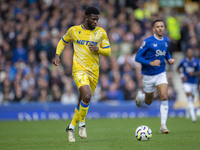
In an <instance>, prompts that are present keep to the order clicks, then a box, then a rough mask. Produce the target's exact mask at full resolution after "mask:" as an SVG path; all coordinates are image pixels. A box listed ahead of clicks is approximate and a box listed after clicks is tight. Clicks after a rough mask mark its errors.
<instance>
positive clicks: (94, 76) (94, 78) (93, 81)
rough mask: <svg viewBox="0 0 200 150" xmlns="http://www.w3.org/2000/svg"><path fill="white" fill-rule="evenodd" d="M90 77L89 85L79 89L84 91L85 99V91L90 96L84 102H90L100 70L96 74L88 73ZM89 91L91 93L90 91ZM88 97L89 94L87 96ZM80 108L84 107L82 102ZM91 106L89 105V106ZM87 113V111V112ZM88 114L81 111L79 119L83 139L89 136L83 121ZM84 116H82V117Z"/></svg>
mask: <svg viewBox="0 0 200 150" xmlns="http://www.w3.org/2000/svg"><path fill="white" fill-rule="evenodd" d="M88 79H89V84H90V85H89V86H87V87H86V86H83V87H81V88H80V89H79V90H80V92H81V93H82V95H83V96H82V99H83V100H86V99H85V98H84V97H85V96H84V93H86V95H89V97H90V98H88V101H84V103H86V104H87V103H88V104H89V102H90V99H91V95H92V94H93V93H94V91H95V88H96V85H97V83H98V71H96V74H88ZM88 92H89V93H88ZM86 97H87V96H86ZM80 108H82V106H81V103H80ZM88 108H89V107H88ZM86 115H87V113H86ZM86 115H84V116H81V113H80V119H79V136H80V137H81V138H82V139H85V138H87V133H86V126H85V121H82V120H85V117H86ZM81 117H82V118H81Z"/></svg>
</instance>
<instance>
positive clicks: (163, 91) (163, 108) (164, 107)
mask: <svg viewBox="0 0 200 150" xmlns="http://www.w3.org/2000/svg"><path fill="white" fill-rule="evenodd" d="M157 91H158V95H159V97H160V100H161V104H160V116H161V128H160V132H161V133H165V134H168V133H169V130H168V129H167V126H166V122H167V117H168V109H169V106H168V97H167V84H160V85H157Z"/></svg>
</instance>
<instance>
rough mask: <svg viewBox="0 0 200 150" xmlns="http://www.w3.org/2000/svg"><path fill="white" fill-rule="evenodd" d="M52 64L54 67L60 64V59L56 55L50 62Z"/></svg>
mask: <svg viewBox="0 0 200 150" xmlns="http://www.w3.org/2000/svg"><path fill="white" fill-rule="evenodd" d="M52 63H53V64H54V65H55V66H58V65H59V64H60V57H59V55H58V54H56V56H55V57H54V59H53V60H52Z"/></svg>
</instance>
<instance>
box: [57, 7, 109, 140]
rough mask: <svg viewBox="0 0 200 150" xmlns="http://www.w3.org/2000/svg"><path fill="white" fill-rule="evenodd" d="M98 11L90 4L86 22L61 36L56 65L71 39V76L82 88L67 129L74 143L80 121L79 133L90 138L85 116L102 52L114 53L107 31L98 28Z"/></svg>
mask: <svg viewBox="0 0 200 150" xmlns="http://www.w3.org/2000/svg"><path fill="white" fill-rule="evenodd" d="M99 14H100V12H99V10H98V9H97V8H95V7H89V8H87V9H86V11H85V20H84V22H83V24H81V25H78V26H72V27H71V28H69V29H68V31H67V33H66V34H65V35H64V36H63V37H62V38H61V39H60V41H59V43H58V45H57V49H56V55H55V58H54V59H53V64H54V65H56V66H58V65H59V63H60V58H59V56H60V54H61V52H62V51H63V49H64V47H65V44H67V43H68V42H70V41H72V42H73V47H74V55H73V67H72V76H73V79H74V81H75V83H76V85H77V87H78V89H79V91H80V95H79V103H78V105H77V107H76V108H75V113H74V117H73V119H72V121H71V123H70V125H69V126H68V127H67V128H66V132H67V133H68V140H69V142H75V137H74V129H75V126H76V125H77V123H78V122H79V136H80V137H81V138H82V139H86V138H87V134H86V126H85V118H86V115H87V112H88V108H89V103H90V99H91V95H92V94H93V93H94V90H95V88H96V85H97V82H98V78H99V54H101V55H103V56H109V55H110V54H111V49H110V43H109V40H108V37H107V34H106V32H105V31H104V29H102V28H101V27H97V23H98V20H99Z"/></svg>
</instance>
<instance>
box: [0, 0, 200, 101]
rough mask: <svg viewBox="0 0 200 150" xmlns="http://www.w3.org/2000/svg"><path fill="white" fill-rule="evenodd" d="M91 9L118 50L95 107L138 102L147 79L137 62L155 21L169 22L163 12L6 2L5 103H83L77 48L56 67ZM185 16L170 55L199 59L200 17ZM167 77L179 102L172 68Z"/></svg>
mask: <svg viewBox="0 0 200 150" xmlns="http://www.w3.org/2000/svg"><path fill="white" fill-rule="evenodd" d="M88 6H95V7H97V8H99V10H100V12H101V14H100V19H99V26H101V27H103V28H104V29H105V30H106V31H107V33H108V37H109V40H110V43H111V49H112V55H111V56H110V57H102V56H101V57H100V64H101V65H100V76H99V83H98V85H97V88H96V91H95V93H94V95H93V97H92V102H97V101H105V100H119V101H126V100H133V99H134V98H135V96H136V92H137V90H139V89H142V82H141V77H142V76H141V72H140V69H141V68H140V67H141V66H140V64H138V63H136V62H135V61H134V57H135V54H136V52H137V50H138V49H139V47H140V44H141V43H142V41H143V40H144V39H145V38H147V37H148V36H151V35H152V34H153V33H152V26H151V22H152V20H154V19H155V18H166V17H169V16H166V15H165V14H164V13H163V12H162V10H159V11H160V12H159V13H157V14H151V13H150V12H149V11H148V10H147V11H146V10H144V8H143V5H141V3H140V4H138V3H136V1H131V0H125V1H120V0H105V1H104V0H93V1H92V0H1V1H0V103H1V102H32V101H39V102H46V101H61V102H62V103H64V104H76V103H77V100H78V94H79V93H78V89H77V87H76V85H75V83H74V81H73V79H72V76H71V73H72V68H71V66H72V55H73V48H72V44H71V43H70V44H67V45H66V47H65V50H64V51H63V53H62V55H61V60H62V63H61V65H60V66H59V67H54V66H53V65H52V63H51V61H52V58H53V57H54V55H55V50H56V46H57V43H58V41H59V40H60V38H61V37H62V36H63V35H64V34H65V33H66V31H67V29H68V28H69V27H71V26H73V25H78V24H81V23H82V22H83V20H84V16H83V14H84V11H85V9H86V8H87V7H88ZM141 12H145V13H144V14H143V16H142V17H141V15H138V14H140V13H141ZM184 16H185V18H187V19H184V18H183V19H182V20H184V22H182V23H180V27H179V29H180V32H179V33H177V34H180V35H181V36H180V39H176V38H173V36H171V37H170V34H169V33H170V32H166V35H168V37H169V38H170V40H171V44H172V47H171V49H170V53H171V54H172V55H173V52H174V51H176V50H179V51H183V53H185V49H187V47H192V48H193V49H194V50H195V55H196V56H199V55H200V54H199V45H198V44H199V43H200V15H199V12H198V13H194V14H184ZM171 17H172V16H171ZM173 17H174V18H175V17H176V16H173ZM172 30H173V29H172ZM169 31H170V29H169ZM167 71H168V80H169V89H168V95H169V99H170V100H175V99H176V92H175V91H174V90H173V86H172V83H171V78H172V75H173V74H172V71H171V68H170V66H167ZM155 98H156V95H155Z"/></svg>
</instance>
